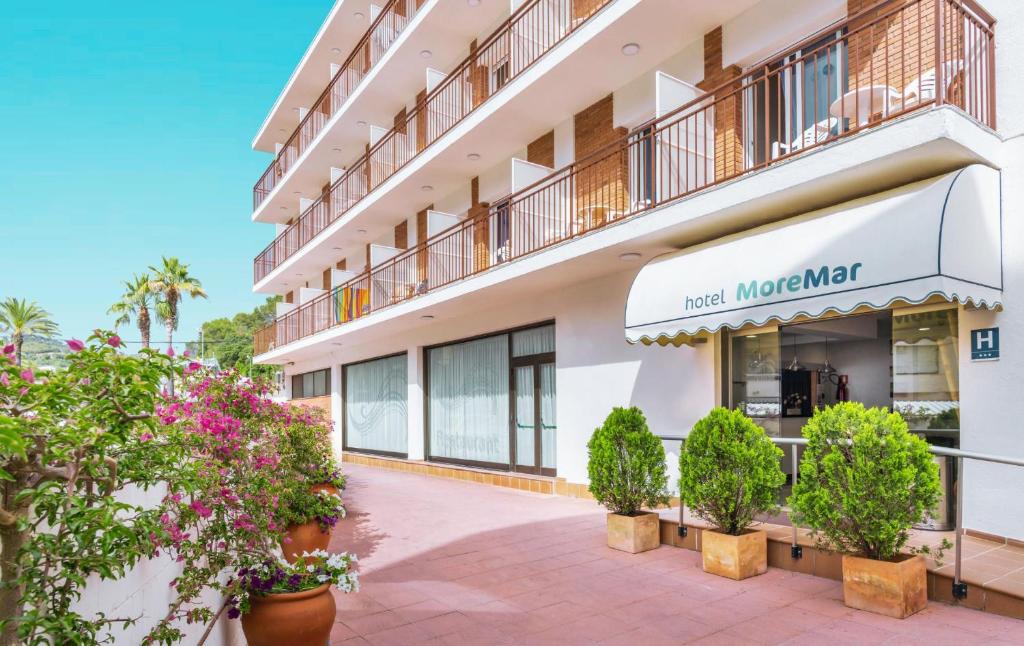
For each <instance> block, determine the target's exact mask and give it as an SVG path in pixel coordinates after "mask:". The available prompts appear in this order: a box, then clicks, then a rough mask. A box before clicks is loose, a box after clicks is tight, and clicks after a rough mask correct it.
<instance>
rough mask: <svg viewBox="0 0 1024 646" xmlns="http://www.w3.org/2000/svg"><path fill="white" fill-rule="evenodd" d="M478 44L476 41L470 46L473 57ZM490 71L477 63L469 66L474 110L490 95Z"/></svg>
mask: <svg viewBox="0 0 1024 646" xmlns="http://www.w3.org/2000/svg"><path fill="white" fill-rule="evenodd" d="M476 49H477V42H476V40H474V41H473V42H472V43H470V44H469V53H470V55H472V54H473V53H474V52H476ZM489 72H490V69H489V68H488V67H487V66H486V65H480V64H478V63H476V62H474V63H472V64H471V65H470V66H469V86H470V88H471V93H472V96H471V100H472V105H473V108H476V107H477V106H478V105H480V104H481V103H483V102H484V101H486V100H487V97H488V96H489V95H490V90H491V88H490V83H489V81H490V78H489Z"/></svg>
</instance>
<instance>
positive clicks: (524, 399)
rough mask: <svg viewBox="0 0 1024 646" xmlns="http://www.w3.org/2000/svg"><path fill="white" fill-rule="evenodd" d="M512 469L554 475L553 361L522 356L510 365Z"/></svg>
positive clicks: (555, 426)
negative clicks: (513, 456)
mask: <svg viewBox="0 0 1024 646" xmlns="http://www.w3.org/2000/svg"><path fill="white" fill-rule="evenodd" d="M512 386H513V388H514V392H515V394H514V397H513V403H512V427H513V428H514V429H515V431H514V434H513V443H514V449H515V470H516V471H521V472H525V473H536V474H541V475H549V476H553V475H555V437H556V431H557V424H556V422H555V364H554V362H552V361H543V360H536V359H532V358H525V359H519V360H516V361H515V363H514V364H513V367H512Z"/></svg>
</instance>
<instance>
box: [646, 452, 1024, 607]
mask: <svg viewBox="0 0 1024 646" xmlns="http://www.w3.org/2000/svg"><path fill="white" fill-rule="evenodd" d="M657 437H658V439H660V440H662V441H667V442H686V436H685V435H658V436H657ZM768 439H770V440H771V441H772V442H774V443H775V444H782V445H788V446H789V447H790V451H791V452H790V455H791V457H792V459H793V484H794V485H796V482H797V477H798V475H799V472H800V468H799V465H800V461H799V458H798V455H797V454H798V452H799V447H801V446H807V444H808V440H807V438H803V437H769V438H768ZM928 450H929V451H930V452H931V453H932V454H933V455H941V456H943V457H951V458H956V473H957V484H956V528H955V530H954V532H955V534H954V536H955V539H956V540H955V543H954V553H955V561H954V566H953V597H954V598H955V599H963V598H965V597H967V584H966V583H964V582H963V580H962V578H961V569H962V565H963V562H962V558H961V555H962V549H963V548H962V545H963V535H964V527H963V496H964V494H963V491H964V487H963V483H964V460H965V459H966V460H978V461H980V462H992V463H996V464H1007V465H1010V466H1014V467H1024V458H1011V457H1006V456H1004V455H991V454H988V453H976V452H974V451H962V450H960V449H951V448H946V447H944V446H934V445H932V444H929V445H928ZM783 511H785V512H787V513H790V512H791V510H790V509H789V508H788V507H783ZM685 513H686V505H685V504H684V503H683V501H682V499H681V498H680V500H679V527H680V531H681V532H682V531H685V520H684V516H685ZM790 523H791V525H792V527H793V538H792V544H791V546H790V554H791V555H792V557H793V558H794V559H798V558H801V557H802V556H803V550H802V548H801V547H800V545H798V544H797V530H798V529H799V528H798V527H797V524H796V523H795V522H793V517H792V515H790ZM684 535H685V534H684Z"/></svg>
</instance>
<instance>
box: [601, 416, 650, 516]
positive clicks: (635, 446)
mask: <svg viewBox="0 0 1024 646" xmlns="http://www.w3.org/2000/svg"><path fill="white" fill-rule="evenodd" d="M587 451H588V455H589V459H588V461H587V474H588V475H589V476H590V492H591V493H592V494H594V499H595V500H597V501H598V502H599V503H601V504H602V505H604V506H605V507H607V508H608V509H610V510H611V511H612V513H616V514H622V515H624V516H635V515H636V514H638V513H639V512H640V510H641V509H642V508H643V507H645V506H646V507H657V506H658V505H663V504H666V503H668V491H667V488H666V487H667V485H668V474H667V473H666V468H665V447H664V446H662V444H661V440H660V439H658V437H657V436H655V435H654V434H653V433H651V431H650V429H648V428H647V419H646V418H644V414H643V413H642V412H641V411H640V409H639V408H637V407H636V406H634V407H632V408H619V407H616V408H613V409H612V412H611V414H609V415H608V418H607V419H605V421H604V424H603V425H602V426H601V428H598V429H596V430H595V431H594V434H593V435H592V436H591V438H590V441H589V442H588V443H587Z"/></svg>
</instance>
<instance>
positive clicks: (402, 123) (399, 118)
mask: <svg viewBox="0 0 1024 646" xmlns="http://www.w3.org/2000/svg"><path fill="white" fill-rule="evenodd" d="M407 119H408V117H407V116H406V110H405V108H402V109H401V110H399V111H398V114H396V115H395V118H394V120H393V121H392V123H391V125H392V127H393V128H394V129H395V132H397V133H399V134H403V135H404V134H405V131H406V121H407Z"/></svg>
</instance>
